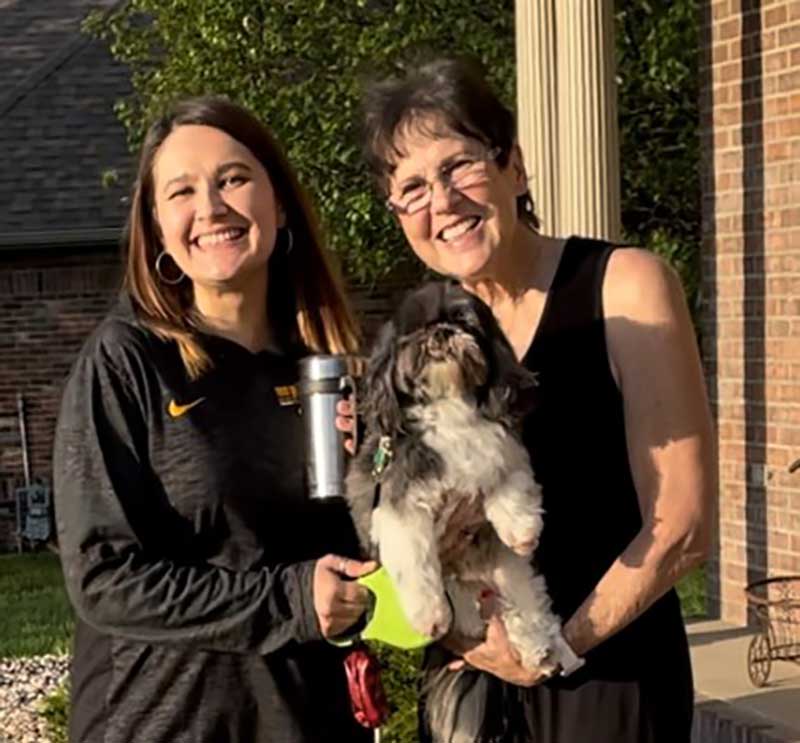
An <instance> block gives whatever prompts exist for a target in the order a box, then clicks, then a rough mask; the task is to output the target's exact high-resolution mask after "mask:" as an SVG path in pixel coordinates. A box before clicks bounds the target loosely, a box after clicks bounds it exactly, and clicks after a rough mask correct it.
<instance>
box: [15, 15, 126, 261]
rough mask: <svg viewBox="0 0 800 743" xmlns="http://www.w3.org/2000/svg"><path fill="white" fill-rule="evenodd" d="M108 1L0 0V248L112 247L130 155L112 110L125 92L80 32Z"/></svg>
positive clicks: (122, 80) (103, 53) (116, 71)
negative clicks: (86, 20) (84, 244)
mask: <svg viewBox="0 0 800 743" xmlns="http://www.w3.org/2000/svg"><path fill="white" fill-rule="evenodd" d="M118 2H119V0H57V1H54V0H0V18H1V19H2V22H1V23H0V162H2V164H3V167H2V168H0V248H23V247H34V246H42V247H46V246H55V245H68V244H75V243H81V242H87V241H88V242H95V243H97V242H108V243H115V242H116V241H117V239H118V235H119V231H120V229H121V227H122V224H123V222H124V218H125V203H124V201H123V199H124V197H126V196H127V187H128V183H129V178H130V172H131V156H130V154H129V152H128V149H127V145H126V140H125V130H124V128H123V126H122V125H121V124H120V122H119V121H118V119H117V118H116V116H115V114H114V111H113V106H114V103H115V102H116V101H117V100H118V99H119V98H121V97H123V96H125V95H127V94H128V93H129V92H130V89H131V88H130V83H129V78H128V75H127V71H126V70H125V68H124V67H122V66H121V65H119V64H118V63H116V62H114V61H113V60H112V59H111V56H110V55H109V53H108V51H107V49H106V48H105V46H104V44H103V43H102V42H99V41H97V40H94V39H91V38H90V37H88V36H86V35H85V34H83V33H82V32H81V30H80V25H81V22H82V20H83V19H84V18H85V16H86V15H87V13H88V12H89V11H90V10H92V9H93V8H101V9H109V8H111V7H113V6H114V5H116V4H117V3H118ZM104 174H105V178H104V177H103V175H104ZM112 176H116V177H112ZM104 181H105V184H104ZM110 181H113V182H112V183H110Z"/></svg>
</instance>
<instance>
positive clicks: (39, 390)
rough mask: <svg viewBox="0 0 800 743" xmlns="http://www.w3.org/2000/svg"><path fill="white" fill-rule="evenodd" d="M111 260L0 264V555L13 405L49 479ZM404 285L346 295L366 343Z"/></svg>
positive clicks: (15, 467) (6, 534)
mask: <svg viewBox="0 0 800 743" xmlns="http://www.w3.org/2000/svg"><path fill="white" fill-rule="evenodd" d="M118 286H119V263H118V259H117V257H116V256H115V255H109V254H105V255H101V254H89V255H84V256H71V257H67V258H32V257H25V258H24V259H22V258H17V259H16V260H5V261H3V260H0V551H3V550H8V549H10V548H12V547H13V546H14V544H15V540H14V538H13V531H14V528H15V521H14V519H13V512H12V511H11V509H10V508H9V507H8V504H7V503H6V505H5V506H4V505H3V503H4V501H7V499H8V498H9V497H10V496H11V494H12V493H13V489H12V486H13V487H16V486H19V485H22V484H23V482H24V479H23V462H22V453H21V449H20V447H19V446H17V445H15V444H13V443H10V442H8V440H7V439H8V433H9V432H12V431H15V430H16V428H17V426H16V405H17V402H16V399H17V394H18V393H19V392H21V393H22V394H23V395H24V399H25V410H26V416H25V417H26V423H27V438H28V449H29V457H30V466H31V472H32V474H33V476H34V477H37V476H38V477H43V478H45V479H46V480H48V481H50V479H51V461H52V460H51V450H52V446H53V435H54V431H55V421H56V416H57V414H58V405H59V401H60V397H61V389H62V385H63V383H64V381H65V378H66V375H67V373H68V372H69V369H70V366H71V365H72V362H73V360H74V358H75V356H76V354H77V352H78V351H79V349H80V348H81V346H82V345H83V342H84V340H85V339H86V336H87V335H88V333H89V332H90V331H91V330H92V329H93V328H94V327H95V325H96V324H97V323H98V322H99V320H100V319H101V318H102V317H103V316H104V315H105V313H106V312H107V310H108V308H109V307H110V305H111V304H112V302H113V301H114V299H115V298H116V294H117V290H118ZM404 286H405V282H402V281H401V282H398V283H386V284H384V285H382V286H380V287H378V288H374V289H370V288H365V287H353V288H352V289H351V297H352V299H353V303H354V306H355V309H356V312H357V313H358V316H359V320H360V321H361V323H362V325H363V327H364V329H365V332H366V334H367V336H371V335H372V333H373V332H374V331H375V329H376V326H377V324H378V323H379V322H381V321H382V320H383V318H384V317H385V316H386V314H387V312H388V310H389V308H390V307H391V306H392V305H393V302H394V300H395V298H396V296H397V294H398V293H399V292H401V291H402V290H403V288H404Z"/></svg>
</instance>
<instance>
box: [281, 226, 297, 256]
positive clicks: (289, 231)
mask: <svg viewBox="0 0 800 743" xmlns="http://www.w3.org/2000/svg"><path fill="white" fill-rule="evenodd" d="M283 229H284V231H285V232H286V247H285V248H284V249H283V252H284V253H285V254H286V255H289V253H291V252H292V248H293V247H294V235H293V234H292V228H291V227H289V226H286V227H284V228H283Z"/></svg>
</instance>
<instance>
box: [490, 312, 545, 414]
mask: <svg viewBox="0 0 800 743" xmlns="http://www.w3.org/2000/svg"><path fill="white" fill-rule="evenodd" d="M490 338H491V356H492V358H491V364H490V367H491V369H490V375H489V381H488V388H487V390H486V395H485V396H484V400H483V402H482V404H481V411H482V412H483V414H484V415H485V416H486V417H487V418H489V419H490V420H496V421H506V422H509V423H512V424H513V423H516V422H517V421H518V420H520V419H521V418H522V417H523V416H524V415H525V414H526V413H529V412H530V411H531V410H532V409H533V407H534V406H535V404H536V375H535V374H534V373H533V372H532V371H530V370H529V369H527V368H526V367H524V366H523V365H522V364H521V363H520V362H519V361H517V358H516V356H515V355H514V349H513V348H512V347H511V344H510V343H509V342H508V340H507V339H506V337H505V335H503V332H502V330H500V328H499V327H497V332H494V333H492V334H491V336H490Z"/></svg>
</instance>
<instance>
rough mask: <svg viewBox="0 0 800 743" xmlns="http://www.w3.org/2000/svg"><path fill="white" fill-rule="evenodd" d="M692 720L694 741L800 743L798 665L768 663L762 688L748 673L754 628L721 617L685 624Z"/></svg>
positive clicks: (799, 678)
mask: <svg viewBox="0 0 800 743" xmlns="http://www.w3.org/2000/svg"><path fill="white" fill-rule="evenodd" d="M686 629H687V633H688V635H689V645H690V648H691V652H692V668H693V671H694V687H695V693H696V695H695V719H694V729H693V737H692V743H800V666H798V665H796V664H795V663H790V662H786V661H776V662H773V663H772V667H771V669H770V674H769V681H768V683H767V685H766V686H764V687H761V688H756V687H755V686H753V684H752V683H751V682H750V679H749V677H748V673H747V649H748V646H749V644H750V641H751V639H752V638H753V636H754V634H755V633H756V632H757V630H756V629H754V628H748V627H736V626H733V625H730V624H726V623H724V622H720V621H701V622H692V623H689V624H688V625H687V627H686Z"/></svg>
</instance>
